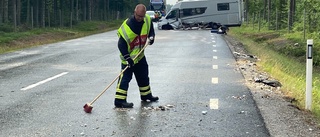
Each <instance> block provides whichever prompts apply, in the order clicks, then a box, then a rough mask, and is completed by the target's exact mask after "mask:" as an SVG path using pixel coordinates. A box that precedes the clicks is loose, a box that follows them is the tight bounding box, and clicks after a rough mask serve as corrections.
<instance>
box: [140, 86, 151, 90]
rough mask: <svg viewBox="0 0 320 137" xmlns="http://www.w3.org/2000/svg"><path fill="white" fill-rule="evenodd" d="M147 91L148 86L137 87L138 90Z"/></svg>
mask: <svg viewBox="0 0 320 137" xmlns="http://www.w3.org/2000/svg"><path fill="white" fill-rule="evenodd" d="M148 89H150V86H145V87H139V90H148Z"/></svg>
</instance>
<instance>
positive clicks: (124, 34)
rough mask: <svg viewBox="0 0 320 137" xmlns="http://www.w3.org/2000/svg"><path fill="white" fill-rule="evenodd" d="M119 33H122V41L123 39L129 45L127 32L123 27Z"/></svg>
mask: <svg viewBox="0 0 320 137" xmlns="http://www.w3.org/2000/svg"><path fill="white" fill-rule="evenodd" d="M121 31H122V33H123V36H124V39H125V40H126V41H127V42H128V43H131V41H130V39H129V36H128V34H127V32H126V29H125V28H124V26H123V25H121Z"/></svg>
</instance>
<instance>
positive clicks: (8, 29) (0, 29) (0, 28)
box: [0, 23, 14, 33]
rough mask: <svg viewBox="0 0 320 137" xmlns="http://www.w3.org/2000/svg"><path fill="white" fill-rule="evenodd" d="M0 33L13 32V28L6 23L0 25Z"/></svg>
mask: <svg viewBox="0 0 320 137" xmlns="http://www.w3.org/2000/svg"><path fill="white" fill-rule="evenodd" d="M0 32H6V33H7V32H14V27H13V26H12V25H9V24H6V23H0Z"/></svg>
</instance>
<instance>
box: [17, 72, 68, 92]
mask: <svg viewBox="0 0 320 137" xmlns="http://www.w3.org/2000/svg"><path fill="white" fill-rule="evenodd" d="M68 73H69V72H63V73H60V74H58V75H55V76H53V77H50V78H47V79H45V80H42V81H39V82H38V83H35V84H32V85H29V86H27V87H25V88H22V89H20V90H28V89H31V88H34V87H36V86H39V85H41V84H44V83H46V82H49V81H51V80H54V79H56V78H58V77H61V76H63V75H66V74H68Z"/></svg>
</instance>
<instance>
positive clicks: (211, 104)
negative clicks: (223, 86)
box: [209, 98, 219, 109]
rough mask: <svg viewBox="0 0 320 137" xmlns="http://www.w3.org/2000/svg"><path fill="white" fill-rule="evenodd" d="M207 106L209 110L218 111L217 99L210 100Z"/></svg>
mask: <svg viewBox="0 0 320 137" xmlns="http://www.w3.org/2000/svg"><path fill="white" fill-rule="evenodd" d="M209 106H210V109H219V99H217V98H211V99H210V103H209Z"/></svg>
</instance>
